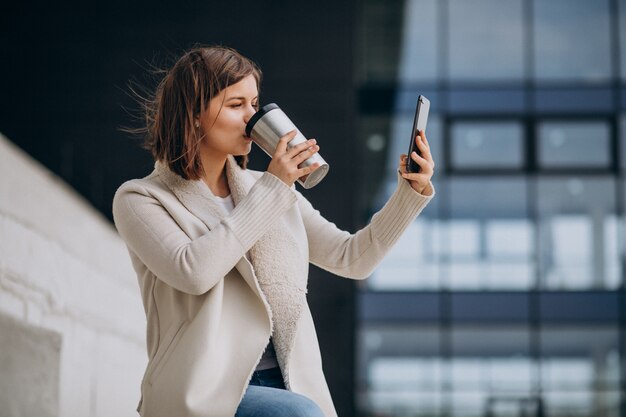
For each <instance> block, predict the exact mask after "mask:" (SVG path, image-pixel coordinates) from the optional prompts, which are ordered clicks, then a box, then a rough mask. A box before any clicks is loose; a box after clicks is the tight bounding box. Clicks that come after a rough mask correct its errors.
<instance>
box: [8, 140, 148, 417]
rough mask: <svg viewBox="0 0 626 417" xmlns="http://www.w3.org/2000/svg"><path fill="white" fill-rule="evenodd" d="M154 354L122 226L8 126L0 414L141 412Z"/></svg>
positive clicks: (109, 416)
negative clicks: (26, 148)
mask: <svg viewBox="0 0 626 417" xmlns="http://www.w3.org/2000/svg"><path fill="white" fill-rule="evenodd" d="M146 363H147V356H146V353H145V316H144V313H143V308H142V306H141V298H140V294H139V287H138V284H137V281H136V277H135V274H134V271H133V270H132V267H131V264H130V260H129V258H128V254H127V253H126V248H125V246H124V244H123V242H122V241H121V240H120V238H119V236H118V235H117V233H116V231H115V229H114V228H113V226H112V225H111V224H110V223H109V222H108V221H107V220H106V219H105V218H104V217H103V216H102V215H101V214H100V213H98V212H97V211H96V210H94V209H93V208H92V207H91V206H90V205H89V204H88V203H87V202H86V201H85V200H84V199H83V198H82V197H80V196H78V194H77V193H75V192H74V191H73V190H72V189H70V187H68V186H67V185H66V184H64V183H63V182H62V181H60V180H59V179H58V178H57V177H55V176H54V175H52V174H51V173H50V172H48V171H47V170H46V169H44V168H42V167H41V166H40V165H39V164H38V163H36V162H34V161H33V160H32V159H31V158H30V157H28V156H27V155H26V154H24V153H23V152H22V151H21V150H19V149H18V148H17V147H15V146H14V145H13V144H11V143H10V142H9V141H8V140H7V139H6V138H4V137H3V136H2V135H0V408H1V409H2V411H1V412H0V414H2V415H3V416H4V417H17V416H20V417H21V416H67V417H70V416H72V417H73V416H76V417H86V416H94V417H96V416H101V417H105V416H106V417H113V416H115V417H123V416H136V415H137V413H136V411H135V408H136V405H137V402H138V401H139V384H140V381H141V377H142V374H143V370H144V368H145V365H146Z"/></svg>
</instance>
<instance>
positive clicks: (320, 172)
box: [246, 103, 329, 188]
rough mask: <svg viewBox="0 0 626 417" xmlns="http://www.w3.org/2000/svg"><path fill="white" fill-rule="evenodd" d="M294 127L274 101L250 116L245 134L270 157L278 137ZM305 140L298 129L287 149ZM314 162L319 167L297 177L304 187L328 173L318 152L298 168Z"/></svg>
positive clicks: (326, 165)
mask: <svg viewBox="0 0 626 417" xmlns="http://www.w3.org/2000/svg"><path fill="white" fill-rule="evenodd" d="M294 129H297V127H296V125H294V124H293V122H292V121H291V120H289V117H287V115H286V114H285V113H284V112H283V111H282V110H281V109H280V107H278V106H277V105H276V104H275V103H270V104H268V105H266V106H263V107H262V108H261V110H259V111H258V112H256V113H255V114H254V115H253V116H252V117H251V118H250V120H249V121H248V124H247V125H246V135H247V136H248V137H251V138H252V140H253V141H254V142H255V143H256V144H257V145H259V146H260V147H261V149H263V151H265V153H266V154H268V155H269V157H270V158H271V157H272V156H273V155H274V152H275V151H276V145H278V141H279V140H280V138H281V137H283V136H285V135H286V134H287V133H289V132H290V131H292V130H294ZM306 141H307V138H305V137H304V135H303V134H302V133H300V130H298V133H297V134H296V136H295V137H294V138H293V139H292V140H291V141H290V142H289V143H288V144H287V149H290V148H292V147H293V146H296V145H298V144H300V143H303V142H306ZM316 162H318V163H319V164H320V166H319V168H317V169H316V170H315V171H313V172H311V173H310V174H309V175H307V176H305V177H302V178H298V182H299V183H300V185H302V186H303V187H304V188H312V187H315V186H316V185H317V184H318V183H319V182H320V181H322V179H324V177H325V176H326V174H327V173H328V169H329V166H328V163H326V161H324V158H322V157H321V156H320V154H319V152H318V153H315V154H313V155H312V156H311V157H310V158H309V159H307V160H306V161H304V162H302V163H301V164H300V165H298V168H304V167H308V166H310V165H313V164H314V163H316Z"/></svg>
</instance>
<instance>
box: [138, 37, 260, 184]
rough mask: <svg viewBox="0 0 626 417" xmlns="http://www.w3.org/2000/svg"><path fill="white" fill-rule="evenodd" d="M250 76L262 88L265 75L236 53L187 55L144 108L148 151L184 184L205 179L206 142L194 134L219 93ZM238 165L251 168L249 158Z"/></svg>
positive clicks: (197, 50)
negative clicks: (203, 154)
mask: <svg viewBox="0 0 626 417" xmlns="http://www.w3.org/2000/svg"><path fill="white" fill-rule="evenodd" d="M249 75H253V76H254V78H255V80H256V83H257V88H260V84H261V77H262V73H261V70H260V69H259V68H258V66H257V65H256V64H255V63H254V62H253V61H251V60H250V59H248V58H246V57H244V56H243V55H241V54H240V53H239V52H237V51H236V50H234V49H232V48H228V47H224V46H204V47H203V46H198V47H194V48H192V49H190V50H189V51H187V52H186V53H184V54H183V55H182V56H181V57H180V58H179V59H178V61H177V62H176V63H175V64H174V66H173V67H172V68H171V69H169V70H167V71H165V76H164V77H163V79H162V80H161V81H160V82H159V84H158V86H157V88H156V91H155V92H154V94H153V95H152V96H151V97H149V98H148V99H146V100H144V102H143V106H142V107H143V113H144V115H145V126H143V127H141V128H140V129H137V130H136V132H140V133H142V134H143V136H144V144H143V145H144V148H146V149H148V150H149V151H150V152H151V153H152V156H153V157H154V159H155V160H156V161H161V162H164V163H165V164H167V165H168V166H169V168H170V169H171V170H172V171H173V172H176V173H177V174H178V175H180V176H181V177H182V178H184V179H187V180H197V179H200V178H201V177H202V175H203V173H204V170H203V167H202V161H201V159H200V143H201V141H202V139H203V136H202V134H201V133H200V131H199V130H198V129H196V128H195V126H194V123H195V120H197V119H199V118H200V116H201V115H202V114H204V112H205V111H208V110H209V102H210V101H211V99H212V98H213V97H215V96H216V95H218V94H219V93H220V91H222V90H224V89H225V88H226V87H228V86H230V85H233V84H236V83H238V82H239V81H241V80H242V79H244V78H245V77H247V76H249ZM235 159H236V160H237V163H238V164H239V166H241V167H242V168H244V169H245V168H246V166H247V163H248V156H247V155H239V156H235Z"/></svg>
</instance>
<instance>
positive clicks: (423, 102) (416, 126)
mask: <svg viewBox="0 0 626 417" xmlns="http://www.w3.org/2000/svg"><path fill="white" fill-rule="evenodd" d="M429 111H430V100H428V99H427V98H426V97H424V96H422V95H420V96H419V97H418V98H417V106H416V107H415V117H414V118H413V129H412V130H411V141H410V143H409V153H408V155H409V157H408V159H407V166H406V170H407V171H408V172H413V173H417V172H420V169H421V168H420V166H419V165H418V164H417V162H415V161H414V160H413V159H411V153H412V152H413V151H415V152H417V154H418V155H421V153H420V151H419V149H418V147H417V145H416V144H415V136H417V133H418V132H424V131H426V123H427V122H428V112H429Z"/></svg>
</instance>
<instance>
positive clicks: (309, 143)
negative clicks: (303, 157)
mask: <svg viewBox="0 0 626 417" xmlns="http://www.w3.org/2000/svg"><path fill="white" fill-rule="evenodd" d="M316 143H317V140H315V139H309V140H307V141H304V142H302V143H299V144H297V145H295V146H292V147H291V148H289V150H288V151H287V156H288V157H289V159H292V158H293V157H294V156H296V155H298V154H299V153H300V152H302V151H304V150H306V149H308V148H310V147H311V146H313V145H315V144H316Z"/></svg>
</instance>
